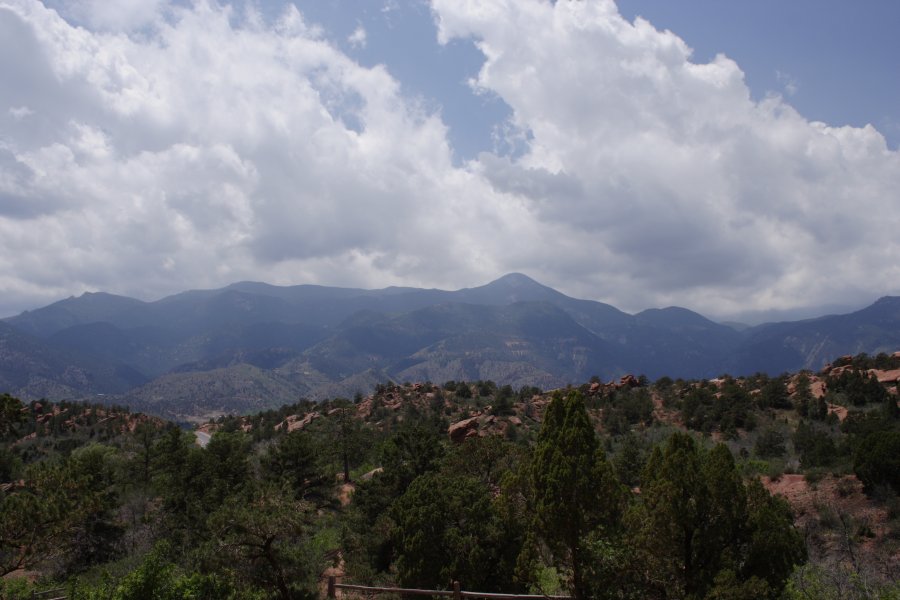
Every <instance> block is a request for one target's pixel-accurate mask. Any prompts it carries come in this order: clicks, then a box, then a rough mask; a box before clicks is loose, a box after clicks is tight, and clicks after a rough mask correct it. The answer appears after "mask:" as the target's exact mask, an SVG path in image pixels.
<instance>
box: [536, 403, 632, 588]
mask: <svg viewBox="0 0 900 600" xmlns="http://www.w3.org/2000/svg"><path fill="white" fill-rule="evenodd" d="M531 487H532V491H533V494H534V522H533V531H534V534H535V536H536V537H537V538H538V539H539V540H540V541H542V542H543V543H544V544H545V545H546V547H547V548H548V549H549V550H550V552H551V553H552V554H553V558H554V562H555V563H556V564H557V566H560V567H562V568H563V569H564V570H565V571H567V572H568V574H569V577H570V584H571V588H572V593H573V594H574V595H575V597H576V598H583V597H585V589H586V582H585V580H584V573H585V569H586V568H587V567H588V565H589V564H590V562H591V560H592V559H591V556H590V552H589V550H588V546H587V539H588V537H589V536H591V535H592V534H596V532H597V531H598V530H602V529H603V528H609V527H611V526H612V525H613V524H614V523H615V522H616V521H617V519H618V516H619V514H620V512H621V505H622V498H623V496H622V492H621V488H620V486H619V484H618V481H617V478H616V476H615V474H614V473H613V470H612V468H611V467H610V465H609V463H608V462H607V461H606V456H605V454H604V451H603V448H602V447H601V446H600V444H599V443H598V440H597V435H596V433H595V432H594V428H593V426H592V425H591V421H590V418H589V417H588V414H587V410H586V409H585V406H584V398H583V397H582V395H581V393H580V392H578V391H577V390H573V391H571V392H569V394H568V395H567V396H566V397H563V396H562V395H561V394H560V393H557V394H555V395H554V396H553V399H552V400H551V402H550V404H549V405H548V407H547V411H546V413H545V415H544V422H543V425H542V426H541V431H540V433H539V434H538V439H537V444H536V446H535V449H534V457H533V460H532V464H531Z"/></svg>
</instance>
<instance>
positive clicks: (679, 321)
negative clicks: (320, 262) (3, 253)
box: [0, 273, 900, 418]
mask: <svg viewBox="0 0 900 600" xmlns="http://www.w3.org/2000/svg"><path fill="white" fill-rule="evenodd" d="M898 348H900V298H898V297H884V298H881V299H880V300H878V301H877V302H875V303H874V304H872V305H871V306H869V307H867V308H864V309H862V310H859V311H856V312H853V313H850V314H844V315H829V316H823V317H819V318H816V319H808V320H803V321H793V322H782V323H767V324H763V325H759V326H755V327H736V326H731V325H726V324H720V323H715V322H713V321H711V320H709V319H707V318H705V317H703V316H702V315H700V314H697V313H695V312H692V311H690V310H687V309H684V308H678V307H669V308H662V309H650V310H645V311H643V312H640V313H637V314H634V315H632V314H628V313H625V312H623V311H621V310H619V309H617V308H615V307H613V306H610V305H608V304H603V303H601V302H594V301H590V300H579V299H575V298H571V297H569V296H566V295H564V294H562V293H560V292H558V291H556V290H554V289H552V288H549V287H547V286H544V285H541V284H540V283H538V282H536V281H534V280H532V279H530V278H529V277H527V276H525V275H521V274H515V273H514V274H509V275H506V276H504V277H501V278H500V279H498V280H496V281H494V282H492V283H489V284H487V285H484V286H481V287H476V288H467V289H462V290H457V291H444V290H436V289H417V288H402V287H389V288H385V289H380V290H363V289H351V288H336V287H323V286H315V285H297V286H289V287H279V286H273V285H268V284H265V283H254V282H242V283H236V284H233V285H230V286H227V287H225V288H222V289H217V290H194V291H188V292H183V293H180V294H176V295H174V296H169V297H167V298H163V299H162V300H158V301H155V302H143V301H140V300H135V299H133V298H127V297H123V296H115V295H112V294H106V293H86V294H84V295H82V296H80V297H77V298H75V297H73V298H69V299H66V300H62V301H60V302H56V303H54V304H51V305H49V306H46V307H43V308H39V309H36V310H32V311H26V312H24V313H22V314H20V315H17V316H15V317H10V318H7V319H4V320H3V321H0V391H8V392H9V393H12V394H14V395H17V396H18V397H20V398H23V399H29V398H40V397H47V398H50V399H65V398H88V397H90V398H96V397H97V396H98V395H103V396H107V397H108V401H110V402H115V403H119V404H126V405H129V406H132V407H133V408H135V409H139V410H143V411H147V412H151V413H156V414H161V415H164V416H167V417H175V418H183V417H190V416H200V415H202V416H209V415H210V414H215V413H217V412H246V411H252V410H261V409H264V408H268V407H272V406H278V405H281V404H283V403H292V402H296V401H297V400H298V399H299V398H301V397H306V398H310V399H321V398H324V397H333V396H339V395H345V396H350V395H353V394H354V393H355V392H357V391H359V392H367V391H369V390H370V389H371V388H373V387H374V386H375V385H376V384H377V383H379V382H385V381H389V380H393V381H425V380H430V381H434V382H443V381H447V380H450V379H454V380H478V379H491V380H493V381H495V382H497V383H498V384H510V385H512V386H514V387H518V386H522V385H534V386H538V387H541V388H544V389H548V388H552V387H557V386H563V385H566V384H567V383H579V382H583V381H586V380H587V379H589V378H590V377H592V376H595V375H596V376H599V377H601V378H602V379H612V378H616V377H619V376H621V375H623V374H625V373H634V374H645V375H646V376H648V377H649V378H651V379H655V378H657V377H660V376H663V375H668V376H670V377H674V378H677V377H682V378H704V377H715V376H717V375H720V374H722V373H726V372H727V373H731V374H734V375H741V374H750V373H754V372H757V371H762V372H767V373H770V374H778V373H781V372H784V371H795V370H799V369H814V370H816V369H819V368H821V367H822V366H823V365H824V364H826V363H828V362H830V361H831V360H833V359H834V358H836V357H838V356H841V355H844V354H856V353H859V352H867V353H870V354H874V353H878V352H893V351H894V350H896V349H898Z"/></svg>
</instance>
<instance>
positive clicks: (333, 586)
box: [328, 575, 572, 600]
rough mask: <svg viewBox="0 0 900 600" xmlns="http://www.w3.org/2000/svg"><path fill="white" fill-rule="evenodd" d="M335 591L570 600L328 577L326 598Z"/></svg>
mask: <svg viewBox="0 0 900 600" xmlns="http://www.w3.org/2000/svg"><path fill="white" fill-rule="evenodd" d="M337 590H348V591H354V592H364V593H366V594H403V595H404V596H445V597H447V598H453V600H462V598H482V599H484V600H572V597H571V596H545V595H543V594H497V593H493V592H466V591H463V590H461V589H460V586H459V582H458V581H454V582H453V589H452V590H417V589H410V588H392V587H373V586H366V585H353V584H350V583H337V579H336V578H335V576H334V575H331V576H329V577H328V597H329V598H336V597H337Z"/></svg>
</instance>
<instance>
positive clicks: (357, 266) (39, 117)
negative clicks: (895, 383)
mask: <svg viewBox="0 0 900 600" xmlns="http://www.w3.org/2000/svg"><path fill="white" fill-rule="evenodd" d="M898 23H900V3H895V2H884V1H880V0H860V1H858V2H853V3H849V2H846V1H838V0H794V1H792V2H777V1H775V0H758V1H756V2H752V3H750V2H746V3H733V2H721V1H717V0H685V2H677V3H675V2H671V0H620V1H619V3H618V5H617V4H616V3H615V2H613V1H612V0H582V1H570V0H559V1H557V2H550V1H544V0H477V1H476V0H431V1H430V2H428V1H425V0H328V1H326V0H296V1H295V2H293V3H291V2H284V1H282V0H255V1H254V0H247V1H244V0H241V1H234V2H214V1H212V0H118V1H117V2H115V3H111V2H108V1H106V0H44V1H43V2H39V1H37V0H0V316H3V315H12V314H16V313H18V312H20V311H21V310H25V309H33V308H36V307H39V306H43V305H45V304H48V303H50V302H53V301H56V300H59V299H61V298H65V297H68V296H70V295H79V294H81V293H83V292H85V291H107V292H111V293H117V294H123V295H128V296H133V297H138V298H142V299H147V300H152V299H156V298H160V297H163V296H165V295H168V294H172V293H176V292H179V291H182V290H185V289H197V288H214V287H220V286H223V285H227V284H228V283H232V282H235V281H241V280H254V281H266V282H269V283H274V284H281V285H290V284H300V283H316V284H322V285H339V286H353V287H365V288H380V287H385V286H388V285H410V286H419V287H438V288H442V289H458V288H462V287H472V286H476V285H482V284H484V283H487V282H489V281H491V280H493V279H496V278H497V277H500V276H501V275H503V274H505V273H509V272H522V273H525V274H527V275H529V276H531V277H533V278H534V279H536V280H538V281H540V282H542V283H544V284H546V285H549V286H552V287H554V288H556V289H559V290H560V291H563V292H565V293H567V294H569V295H572V296H575V297H579V298H588V299H592V300H599V301H603V302H608V303H610V304H613V305H615V306H617V307H619V308H621V309H623V310H626V311H629V312H636V311H639V310H642V309H645V308H650V307H664V306H670V305H678V306H684V307H686V308H690V309H692V310H696V311H698V312H701V313H703V314H705V315H707V316H709V317H712V318H716V319H730V320H741V321H745V322H759V321H761V320H766V319H777V318H799V317H806V316H813V315H818V314H823V313H824V312H841V311H845V310H850V309H852V308H859V307H862V306H865V305H867V304H869V303H871V302H872V301H874V300H875V299H877V298H878V297H880V296H883V295H897V294H900V236H898V234H897V232H898V230H900V218H898V217H900V205H898V191H897V190H900V151H898V142H900V77H898V73H897V69H896V57H897V56H900V40H898V38H897V36H896V35H894V32H893V31H892V28H895V27H896V25H897V24H898Z"/></svg>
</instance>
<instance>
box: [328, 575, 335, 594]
mask: <svg viewBox="0 0 900 600" xmlns="http://www.w3.org/2000/svg"><path fill="white" fill-rule="evenodd" d="M328 597H329V598H334V597H335V592H334V575H329V576H328Z"/></svg>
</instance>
